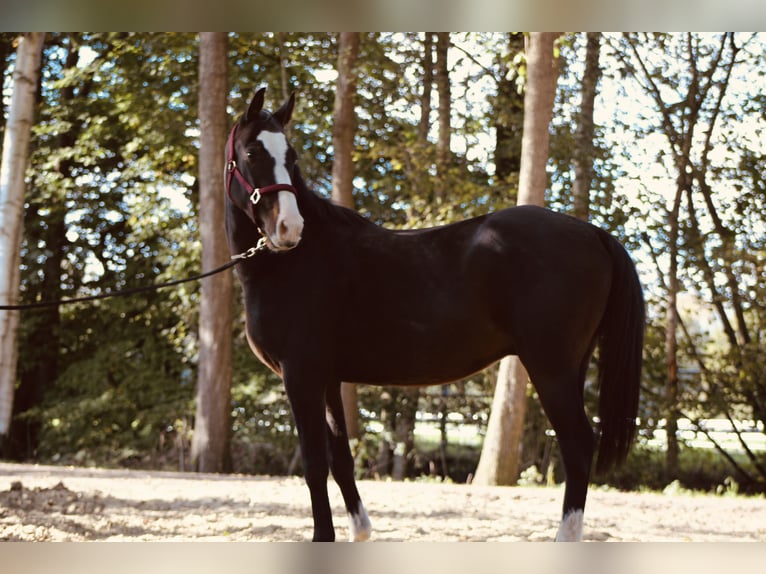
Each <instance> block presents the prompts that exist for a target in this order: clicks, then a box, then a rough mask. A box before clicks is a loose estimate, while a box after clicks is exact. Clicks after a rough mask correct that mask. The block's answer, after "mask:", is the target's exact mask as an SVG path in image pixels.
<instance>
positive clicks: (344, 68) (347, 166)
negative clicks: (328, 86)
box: [332, 32, 360, 439]
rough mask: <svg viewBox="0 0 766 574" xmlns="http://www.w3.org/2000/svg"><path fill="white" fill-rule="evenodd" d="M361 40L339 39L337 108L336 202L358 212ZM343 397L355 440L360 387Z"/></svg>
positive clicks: (346, 387)
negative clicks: (356, 161) (356, 169)
mask: <svg viewBox="0 0 766 574" xmlns="http://www.w3.org/2000/svg"><path fill="white" fill-rule="evenodd" d="M359 40H360V33H359V32H341V33H340V34H339V35H338V80H337V91H336V92H335V106H334V108H333V129H332V146H333V150H334V154H333V161H332V199H333V201H334V202H335V203H337V204H338V205H342V206H344V207H347V208H349V209H354V134H355V132H356V113H355V112H354V106H355V97H356V76H357V70H356V59H357V56H358V54H359ZM341 396H342V399H343V411H344V416H345V417H346V430H347V432H348V436H349V438H351V439H356V438H359V406H358V405H357V393H356V386H355V385H354V384H353V383H343V384H342V386H341Z"/></svg>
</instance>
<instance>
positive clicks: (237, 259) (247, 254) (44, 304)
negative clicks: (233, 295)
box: [0, 237, 266, 311]
mask: <svg viewBox="0 0 766 574" xmlns="http://www.w3.org/2000/svg"><path fill="white" fill-rule="evenodd" d="M265 249H266V238H265V237H261V238H260V239H259V240H258V243H256V245H255V247H251V248H250V249H248V250H247V251H243V252H242V253H238V254H237V255H232V256H231V261H229V262H228V263H224V264H223V265H221V266H219V267H216V268H215V269H211V270H210V271H206V272H205V273H199V274H197V275H192V276H191V277H186V278H184V279H174V280H173V281H167V282H165V283H157V284H155V285H145V286H143V287H132V288H130V289H123V290H122V291H114V292H110V293H102V294H100V295H89V296H87V297H74V298H72V299H59V300H58V301H40V302H38V303H26V304H23V305H0V311H21V310H24V309H45V308H49V307H58V306H60V305H69V304H70V303H83V302H85V301H97V300H99V299H110V298H112V297H126V296H128V295H135V294H137V293H145V292H147V291H156V290H158V289H163V288H165V287H173V286H175V285H181V284H182V283H189V282H191V281H199V280H200V279H204V278H205V277H210V276H211V275H216V274H218V273H222V272H223V271H226V270H227V269H229V268H231V267H234V266H235V265H238V264H239V263H241V262H242V261H244V260H245V259H250V258H251V257H254V256H255V255H257V254H258V253H260V252H261V251H264V250H265Z"/></svg>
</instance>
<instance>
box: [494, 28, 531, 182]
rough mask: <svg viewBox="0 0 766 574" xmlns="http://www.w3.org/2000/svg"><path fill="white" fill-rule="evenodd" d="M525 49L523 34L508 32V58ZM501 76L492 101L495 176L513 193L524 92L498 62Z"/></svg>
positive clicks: (517, 165)
mask: <svg viewBox="0 0 766 574" xmlns="http://www.w3.org/2000/svg"><path fill="white" fill-rule="evenodd" d="M523 51H524V34H522V33H520V32H514V33H511V34H508V57H507V60H512V59H513V57H514V56H515V55H516V54H518V53H521V52H523ZM500 70H501V79H500V80H499V81H498V83H497V98H496V100H495V109H494V116H495V118H496V119H495V156H494V157H495V178H496V180H497V182H498V184H499V185H502V186H503V188H506V187H512V192H513V193H515V192H516V183H517V181H518V180H517V178H518V176H519V170H520V169H521V137H522V134H523V130H522V127H523V125H524V94H522V93H520V92H519V89H518V87H517V85H516V77H511V76H510V72H511V68H510V67H509V66H508V65H507V64H503V65H501V68H500Z"/></svg>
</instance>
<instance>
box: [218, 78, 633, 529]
mask: <svg viewBox="0 0 766 574" xmlns="http://www.w3.org/2000/svg"><path fill="white" fill-rule="evenodd" d="M263 100H264V90H263V89H261V90H259V91H258V92H257V93H256V94H255V96H254V97H253V100H252V101H251V103H250V106H249V108H248V110H247V111H246V113H245V114H243V116H242V117H241V118H240V120H239V121H238V122H237V124H236V125H235V126H234V129H233V130H232V133H231V136H230V138H229V142H228V144H227V152H226V153H227V175H226V186H227V199H226V204H227V205H226V229H227V233H228V238H229V246H230V249H231V252H232V254H235V255H236V254H240V253H244V252H246V251H248V250H251V249H252V248H254V247H255V246H256V245H258V246H259V247H260V248H259V252H258V253H257V255H255V256H254V257H251V258H248V259H246V260H245V261H243V262H242V264H240V265H239V267H238V275H239V278H240V281H241V283H242V290H243V293H244V301H245V309H246V321H247V338H248V341H249V343H250V346H251V347H252V349H253V351H254V353H255V354H256V355H257V356H258V357H259V358H260V359H261V360H262V361H263V362H264V363H265V364H266V365H268V366H269V367H270V368H272V369H273V370H274V371H275V372H276V373H278V374H279V375H280V376H281V377H282V378H283V380H284V384H285V388H286V390H287V395H288V397H289V400H290V404H291V406H292V410H293V415H294V417H295V422H296V426H297V428H298V434H299V437H300V445H301V453H302V456H303V469H304V473H305V478H306V482H307V484H308V487H309V491H310V493H311V506H312V511H313V516H314V540H334V538H335V530H334V527H333V521H332V514H331V510H330V503H329V499H328V494H327V477H328V472H329V471H332V474H333V476H334V478H335V480H336V482H337V483H338V485H339V487H340V490H341V492H342V494H343V498H344V501H345V504H346V509H347V511H348V514H349V517H350V521H351V534H350V536H351V539H352V540H364V539H366V538H368V537H369V535H370V522H369V519H368V517H367V512H366V511H365V508H364V505H363V504H362V501H361V499H360V497H359V493H358V491H357V487H356V484H355V482H354V467H353V466H354V465H353V459H352V456H351V452H350V450H349V445H348V440H347V436H346V428H345V424H344V417H343V406H342V403H341V395H340V384H341V381H352V382H355V383H373V384H394V385H427V384H439V383H446V382H449V381H455V380H457V379H460V378H463V377H466V376H467V375H470V374H472V373H475V372H476V371H478V370H480V369H482V368H484V367H486V366H487V365H489V364H490V363H492V362H493V361H496V360H498V359H499V358H501V357H503V356H504V355H509V354H514V355H518V356H519V357H520V359H521V361H522V362H523V364H524V366H525V367H526V369H527V371H528V373H529V375H530V378H531V380H532V382H533V384H534V385H535V388H536V389H537V392H538V394H539V396H540V401H541V403H542V405H543V407H544V409H545V412H546V413H547V415H548V418H549V419H550V422H551V425H552V426H553V428H554V430H555V431H556V437H557V439H558V443H559V446H560V449H561V456H562V459H563V463H564V468H565V471H566V491H565V494H564V505H563V516H562V521H561V526H560V527H559V532H558V535H557V539H560V540H578V539H579V538H580V537H581V533H582V513H583V509H584V507H585V497H586V493H587V489H588V479H589V475H590V469H591V461H592V458H593V451H594V447H595V444H596V438H595V437H594V433H593V430H592V428H591V425H590V423H589V420H588V417H587V416H586V413H585V410H584V406H583V385H584V381H585V374H586V369H587V367H588V363H589V360H590V357H591V354H592V353H593V351H594V349H595V347H596V346H597V344H598V345H599V346H600V350H599V384H600V403H599V413H598V416H599V419H600V424H599V428H600V436H599V438H598V465H599V468H606V467H608V466H610V465H612V464H614V463H619V462H621V461H622V460H623V459H624V458H625V456H626V455H627V452H628V450H629V448H630V445H631V442H632V440H633V436H634V434H635V418H636V413H637V408H638V390H639V378H640V373H641V352H642V343H643V330H644V304H643V296H642V291H641V286H640V284H639V280H638V277H637V275H636V271H635V268H634V265H633V263H632V262H631V260H630V258H629V256H628V255H627V253H626V252H625V250H624V249H623V248H622V246H621V245H620V244H619V243H618V242H617V241H616V240H615V239H614V238H612V237H611V236H610V235H609V234H607V233H606V232H604V231H602V230H600V229H598V228H596V227H594V226H592V225H590V224H588V223H583V222H582V221H579V220H577V219H574V218H571V217H568V216H565V215H560V214H556V213H553V212H551V211H548V210H545V209H542V208H538V207H529V206H527V207H514V208H510V209H505V210H502V211H498V212H496V213H492V214H489V215H485V216H482V217H477V218H474V219H469V220H466V221H462V222H460V223H454V224H451V225H445V226H443V227H435V228H431V229H422V230H415V231H390V230H387V229H383V228H381V227H378V226H376V225H374V224H372V223H370V222H369V221H367V220H366V219H364V218H362V217H361V216H359V215H357V214H356V213H355V212H353V211H350V210H348V209H344V208H342V207H338V206H336V205H333V204H332V203H330V202H329V201H327V200H325V199H323V198H321V197H320V196H318V195H316V194H315V193H314V192H312V191H311V190H309V189H308V188H307V186H306V184H305V182H304V181H303V179H302V177H301V173H300V170H299V169H298V166H297V164H296V154H295V152H294V151H293V149H292V148H291V147H290V144H289V142H288V141H287V139H286V137H285V135H284V127H285V126H286V125H287V123H288V122H289V120H290V117H291V114H292V109H293V104H294V98H293V97H292V96H291V97H290V99H289V100H288V101H287V102H285V104H284V105H283V106H282V107H280V108H279V109H278V110H277V111H276V112H274V113H269V112H267V111H265V110H263Z"/></svg>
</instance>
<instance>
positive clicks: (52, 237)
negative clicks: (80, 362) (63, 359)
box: [6, 37, 89, 460]
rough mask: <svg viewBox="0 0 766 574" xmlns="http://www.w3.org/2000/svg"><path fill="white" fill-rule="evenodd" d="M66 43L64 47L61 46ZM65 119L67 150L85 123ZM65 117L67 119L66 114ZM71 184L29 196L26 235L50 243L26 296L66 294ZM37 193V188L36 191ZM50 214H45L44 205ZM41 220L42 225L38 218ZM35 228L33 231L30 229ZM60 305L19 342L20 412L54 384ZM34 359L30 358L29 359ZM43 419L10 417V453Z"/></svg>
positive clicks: (69, 171) (21, 451)
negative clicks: (22, 356) (41, 196)
mask: <svg viewBox="0 0 766 574" xmlns="http://www.w3.org/2000/svg"><path fill="white" fill-rule="evenodd" d="M79 48H80V47H79V45H78V43H77V41H76V40H75V39H74V38H72V37H69V38H68V41H67V43H66V44H65V49H66V57H65V59H64V72H65V73H69V72H71V71H72V70H74V69H75V68H76V66H77V61H78V59H79V52H80V49H79ZM63 50H64V47H62V51H63ZM80 90H81V91H80V93H76V92H75V86H74V85H68V86H65V87H63V88H62V89H61V96H60V108H61V109H62V110H66V109H69V106H71V104H72V102H73V101H74V99H75V98H76V97H80V98H86V97H87V96H88V93H89V84H86V85H85V86H81V88H80ZM68 117H69V119H70V121H68V122H66V121H65V122H64V123H65V125H68V129H66V130H62V131H61V132H59V133H58V135H57V136H56V147H58V148H59V149H62V150H65V149H70V148H73V147H74V146H75V144H76V143H77V140H78V139H79V137H80V134H81V131H82V128H83V125H82V123H81V122H78V121H76V120H75V119H73V118H71V115H69V114H68ZM62 119H66V118H62ZM75 166H76V161H75V159H74V158H71V157H65V158H61V159H59V160H58V161H57V163H56V168H55V169H56V171H57V172H58V175H59V177H60V180H61V181H62V183H64V182H71V181H72V179H73V170H74V168H75ZM69 189H70V186H69V185H60V186H56V191H55V193H54V194H53V195H52V196H51V197H50V199H49V200H47V201H46V202H45V203H44V205H42V206H41V204H40V203H39V202H36V201H34V199H33V198H30V201H29V205H28V208H27V213H26V214H25V223H24V225H25V226H26V225H27V222H29V221H32V222H34V223H35V225H36V226H37V233H38V234H39V235H36V236H35V237H34V238H33V236H32V235H31V234H27V237H26V240H27V242H30V241H37V242H40V241H42V242H43V243H44V244H45V250H44V252H43V253H44V260H43V263H42V265H41V267H40V271H41V272H42V281H40V283H39V284H37V285H36V288H34V287H32V285H34V282H32V283H31V284H27V297H30V296H32V297H34V296H35V295H36V296H37V298H38V299H40V300H44V299H51V300H56V299H60V298H61V296H62V288H61V273H62V269H63V268H62V265H63V263H64V261H65V259H66V256H67V238H66V233H67V225H66V215H67V209H66V205H67V197H68V193H67V190H69ZM33 193H34V192H33ZM41 207H42V208H44V209H45V210H46V211H47V212H48V213H47V214H46V215H45V216H41V215H40V208H41ZM40 219H42V221H43V225H40V223H39V221H40ZM31 231H32V233H34V230H31ZM60 327H61V308H60V307H50V308H47V309H38V310H36V311H35V314H34V320H31V321H30V320H28V321H26V322H25V329H24V331H25V334H24V338H23V339H22V340H21V341H20V342H19V344H20V345H22V347H23V348H24V349H25V351H26V356H27V360H26V365H25V366H26V368H20V369H18V372H17V376H18V380H19V384H18V387H17V389H16V396H15V397H14V401H13V412H14V413H15V414H16V415H21V414H23V413H25V412H26V411H28V410H30V409H34V408H36V407H39V406H40V405H41V404H42V402H43V399H44V397H45V393H46V391H47V390H48V389H49V388H50V387H51V386H53V385H54V383H55V381H56V379H57V378H58V374H59V368H58V365H59V352H60V339H61V332H60ZM30 358H31V360H30ZM41 427H42V424H41V421H40V419H39V418H38V417H34V416H32V417H29V416H17V417H15V419H14V420H13V421H12V422H11V429H10V434H9V437H8V444H7V445H6V446H7V450H6V456H9V457H12V458H14V459H16V460H25V459H28V458H31V457H32V456H34V453H35V451H36V450H37V447H38V441H39V434H40V429H41Z"/></svg>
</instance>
